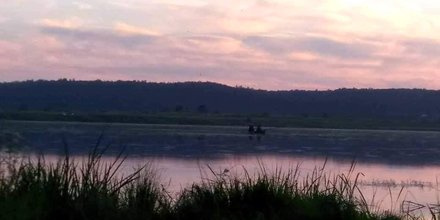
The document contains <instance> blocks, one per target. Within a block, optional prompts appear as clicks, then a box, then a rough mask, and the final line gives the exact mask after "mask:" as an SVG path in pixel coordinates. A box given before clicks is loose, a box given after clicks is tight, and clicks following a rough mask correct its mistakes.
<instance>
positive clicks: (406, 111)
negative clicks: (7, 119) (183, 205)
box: [0, 79, 440, 120]
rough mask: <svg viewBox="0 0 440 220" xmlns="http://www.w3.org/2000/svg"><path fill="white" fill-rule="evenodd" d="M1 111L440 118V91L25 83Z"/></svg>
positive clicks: (7, 92) (7, 89) (13, 89)
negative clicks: (281, 89) (278, 89)
mask: <svg viewBox="0 0 440 220" xmlns="http://www.w3.org/2000/svg"><path fill="white" fill-rule="evenodd" d="M0 110H1V111H4V112H5V111H58V112H59V111H69V112H72V111H78V112H95V113H96V112H106V111H123V112H174V111H186V112H221V113H258V114H261V113H265V114H271V115H302V116H304V117H307V116H338V117H362V118H369V117H372V118H400V117H410V118H429V119H435V120H437V119H438V118H440V91H433V90H423V89H337V90H328V91H302V90H291V91H266V90H255V89H250V88H242V87H229V86H225V85H221V84H216V83H210V82H183V83H150V82H141V81H111V82H110V81H74V80H65V79H63V80H56V81H45V80H38V81H22V82H5V83H0Z"/></svg>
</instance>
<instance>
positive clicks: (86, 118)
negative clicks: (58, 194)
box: [0, 111, 440, 131]
mask: <svg viewBox="0 0 440 220" xmlns="http://www.w3.org/2000/svg"><path fill="white" fill-rule="evenodd" d="M0 120H11V121H13V120H16V121H63V122H91V123H133V124H173V125H221V126H245V127H246V126H248V125H249V124H261V125H263V126H265V127H292V128H337V129H385V130H424V131H440V125H439V123H438V120H431V119H424V118H411V117H398V118H377V117H376V118H374V117H373V118H367V117H365V118H362V117H341V116H330V115H328V114H325V113H322V114H315V115H309V114H306V113H304V114H301V115H271V114H268V113H261V114H256V113H255V114H244V113H243V114H239V113H235V114H234V113H218V112H184V111H183V112H175V111H171V112H63V111H59V112H56V111H0Z"/></svg>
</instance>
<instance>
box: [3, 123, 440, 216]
mask: <svg viewBox="0 0 440 220" xmlns="http://www.w3.org/2000/svg"><path fill="white" fill-rule="evenodd" d="M2 123H3V124H1V125H2V127H1V128H3V129H2V130H0V132H6V131H7V132H12V133H16V134H18V135H19V136H20V137H21V138H22V144H23V145H25V146H26V148H25V149H21V150H20V152H24V153H25V154H26V155H36V154H44V155H45V157H46V159H49V160H50V161H56V159H57V157H58V156H59V155H62V154H63V153H64V148H63V142H62V140H63V138H64V140H66V142H67V144H68V146H69V151H70V154H71V155H74V156H75V157H76V158H77V159H78V160H81V159H82V158H84V157H85V155H87V152H88V151H89V150H90V148H91V147H92V146H94V143H95V142H96V141H97V137H99V136H100V134H103V133H104V134H105V135H104V139H103V140H102V145H104V146H105V145H107V144H110V145H111V146H112V148H110V150H109V151H108V152H107V155H108V156H107V157H106V158H105V160H107V161H110V160H112V155H116V154H117V153H119V151H120V150H121V149H122V148H124V149H125V150H126V153H127V154H128V155H129V158H128V160H127V161H126V163H125V165H124V167H123V171H124V172H128V171H132V169H133V167H137V166H138V165H139V164H143V163H145V162H147V161H153V162H154V164H155V166H156V167H157V168H158V169H159V171H160V173H161V176H162V180H161V181H162V183H163V184H165V185H169V186H168V188H169V190H170V191H173V192H177V191H179V190H180V189H181V188H183V187H186V186H188V185H190V184H191V183H193V182H195V181H200V179H201V174H203V173H207V172H209V171H208V170H207V165H209V166H211V167H212V168H213V169H215V170H217V171H223V170H225V169H227V170H230V172H231V173H235V174H238V175H239V174H240V173H241V172H242V171H243V169H246V170H248V171H249V172H256V171H257V170H258V169H259V165H258V164H259V163H263V164H264V165H265V166H266V167H267V169H268V170H274V169H275V168H277V167H282V168H285V169H287V168H289V167H292V166H296V165H297V164H300V169H301V174H302V175H307V173H309V172H310V171H311V170H312V169H313V168H315V167H316V166H322V165H323V164H324V161H325V160H326V159H325V158H328V162H327V164H326V171H327V172H328V173H335V174H336V173H344V172H347V171H348V170H349V168H350V166H351V164H352V161H356V163H357V165H356V170H355V171H357V172H361V173H362V174H363V176H362V178H361V179H360V187H361V189H362V192H363V193H364V195H365V197H366V199H367V201H369V202H370V203H371V204H372V206H373V205H374V207H377V206H379V207H381V208H383V209H389V208H393V209H394V210H398V209H399V208H400V207H399V205H400V204H401V202H402V201H403V200H410V201H413V202H417V203H421V204H428V203H436V202H437V201H439V199H438V197H439V194H438V192H439V190H438V180H437V179H438V177H439V175H440V169H439V168H440V159H439V157H438V155H439V153H440V132H415V131H361V130H332V129H283V128H269V129H268V130H269V132H268V134H266V135H265V136H263V137H261V139H260V140H258V139H257V138H256V137H252V138H249V135H248V134H247V130H246V129H245V128H240V127H211V126H170V125H125V124H124V125H122V124H116V125H111V126H109V125H101V124H78V123H22V122H2ZM14 143H15V142H14ZM402 187H404V190H403V191H402V193H401V195H400V197H399V198H397V195H399V193H400V190H401V188H402Z"/></svg>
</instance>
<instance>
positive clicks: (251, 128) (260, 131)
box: [248, 125, 266, 134]
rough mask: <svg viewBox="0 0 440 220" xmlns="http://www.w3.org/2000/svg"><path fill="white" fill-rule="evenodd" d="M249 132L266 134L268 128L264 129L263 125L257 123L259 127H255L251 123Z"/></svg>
mask: <svg viewBox="0 0 440 220" xmlns="http://www.w3.org/2000/svg"><path fill="white" fill-rule="evenodd" d="M248 132H249V134H266V130H263V129H262V128H261V125H257V129H255V127H254V125H249V129H248Z"/></svg>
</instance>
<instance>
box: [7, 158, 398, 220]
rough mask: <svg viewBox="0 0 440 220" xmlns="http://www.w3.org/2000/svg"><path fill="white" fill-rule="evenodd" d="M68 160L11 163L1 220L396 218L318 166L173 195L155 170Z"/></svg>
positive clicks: (218, 178) (205, 184)
mask: <svg viewBox="0 0 440 220" xmlns="http://www.w3.org/2000/svg"><path fill="white" fill-rule="evenodd" d="M101 156H102V152H98V150H94V151H93V152H92V153H91V154H90V156H89V158H88V160H87V161H86V162H83V163H75V162H74V161H71V159H70V158H69V157H65V158H64V159H63V160H61V161H60V162H58V163H57V164H46V163H45V162H44V161H43V160H39V161H37V162H30V161H28V162H23V163H20V164H6V165H4V166H2V170H1V173H2V175H1V177H0V219H2V220H9V219H23V220H27V219H29V220H30V219H63V220H70V219H72V220H73V219H92V220H94V219H109V220H113V219H115V220H116V219H124V220H131V219H176V220H179V219H214V220H215V219H219V220H220V219H355V220H356V219H365V220H369V219H399V217H398V216H394V215H391V214H380V213H373V212H371V211H370V210H369V209H368V205H367V203H366V202H365V200H363V199H362V194H361V192H360V191H359V189H358V188H357V185H356V184H357V176H353V175H352V172H349V173H348V174H345V175H344V174H341V175H335V176H327V175H326V174H325V173H324V171H323V169H316V170H315V171H314V172H313V173H312V174H310V175H309V176H307V177H304V178H300V177H299V175H298V168H296V169H292V170H287V171H286V172H282V171H281V170H278V171H276V172H274V173H271V174H269V173H268V172H266V170H265V169H264V166H261V169H260V172H258V173H257V174H255V175H252V176H251V175H250V174H248V173H247V172H246V171H245V174H244V175H243V176H233V175H228V172H227V171H225V172H222V173H219V174H216V173H215V172H214V171H213V172H212V173H213V175H211V178H203V179H202V181H201V182H200V183H195V184H194V185H192V186H191V187H188V188H186V189H183V190H182V192H180V193H179V195H178V196H176V197H173V196H169V194H168V193H167V192H166V191H165V190H164V189H162V187H161V186H160V185H159V184H158V183H157V178H156V174H155V172H154V171H153V169H152V168H151V167H150V166H148V165H147V166H144V167H140V168H139V169H136V170H135V171H134V172H133V173H131V174H130V175H128V176H125V177H121V176H120V175H119V174H118V170H119V169H120V167H121V166H122V163H123V162H124V158H122V157H121V155H120V156H118V157H117V158H116V159H115V161H114V162H113V163H111V164H104V163H103V162H101Z"/></svg>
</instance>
